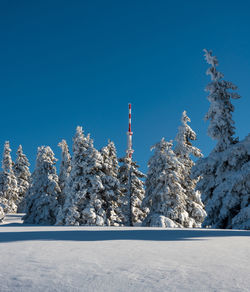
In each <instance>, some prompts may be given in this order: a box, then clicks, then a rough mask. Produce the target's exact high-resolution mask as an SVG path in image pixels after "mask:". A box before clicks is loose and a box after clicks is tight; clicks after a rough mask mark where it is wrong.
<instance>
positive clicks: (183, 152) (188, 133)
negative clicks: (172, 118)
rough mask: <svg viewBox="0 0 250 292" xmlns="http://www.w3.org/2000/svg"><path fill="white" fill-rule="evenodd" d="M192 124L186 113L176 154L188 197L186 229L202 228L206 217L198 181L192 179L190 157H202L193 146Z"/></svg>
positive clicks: (183, 185) (183, 116)
mask: <svg viewBox="0 0 250 292" xmlns="http://www.w3.org/2000/svg"><path fill="white" fill-rule="evenodd" d="M188 122H191V120H190V118H189V117H188V116H187V113H186V111H184V112H183V114H182V118H181V123H182V124H181V126H179V129H178V133H177V136H176V138H175V140H176V146H175V149H174V152H175V154H176V156H177V157H178V160H179V161H180V162H181V163H182V164H183V167H182V168H181V169H182V170H183V171H182V175H181V186H182V188H183V189H184V191H185V195H186V196H185V197H186V211H187V212H188V214H189V220H188V221H187V222H188V223H185V225H184V226H185V227H201V224H202V222H203V221H204V218H205V216H206V212H205V210H204V205H203V203H202V201H201V195H200V192H199V191H196V190H195V188H196V184H197V182H198V180H199V179H200V178H199V177H198V178H197V179H194V178H191V169H192V167H193V166H194V165H195V163H194V162H193V160H192V159H191V158H190V155H193V156H195V157H202V156H203V155H202V154H201V151H200V149H198V148H197V147H194V146H193V145H192V143H191V142H192V141H195V140H196V139H197V138H196V133H195V132H194V131H193V130H192V129H191V127H190V126H189V125H188V124H187V123H188Z"/></svg>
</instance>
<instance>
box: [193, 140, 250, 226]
mask: <svg viewBox="0 0 250 292" xmlns="http://www.w3.org/2000/svg"><path fill="white" fill-rule="evenodd" d="M200 174H202V179H201V180H200V181H199V182H198V184H197V189H198V190H200V191H201V192H202V200H203V202H204V204H205V206H206V212H207V217H206V219H205V221H204V226H212V227H213V228H234V229H250V135H248V136H247V137H246V138H245V139H244V140H243V141H241V142H238V143H237V144H234V145H231V146H230V147H228V148H227V149H226V150H225V151H223V152H212V153H210V155H209V156H208V157H206V158H203V159H200V160H199V161H198V162H197V163H196V165H195V166H194V168H193V175H194V176H196V177H197V176H199V175H200Z"/></svg>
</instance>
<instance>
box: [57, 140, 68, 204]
mask: <svg viewBox="0 0 250 292" xmlns="http://www.w3.org/2000/svg"><path fill="white" fill-rule="evenodd" d="M58 146H59V147H60V148H61V150H62V154H61V165H60V173H59V186H60V189H61V194H60V195H59V197H58V201H59V204H60V205H61V206H63V204H64V202H65V196H66V194H65V192H64V189H65V186H66V183H67V180H68V178H69V175H70V171H71V156H70V153H69V147H68V145H67V142H66V141H65V140H62V141H61V142H60V143H59V144H58Z"/></svg>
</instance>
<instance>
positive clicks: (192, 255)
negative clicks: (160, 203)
mask: <svg viewBox="0 0 250 292" xmlns="http://www.w3.org/2000/svg"><path fill="white" fill-rule="evenodd" d="M0 263H1V264H0V291H1V292H5V291H11V292H15V291H25V292H26V291H32V292H33V291H35V292H37V291H42V292H45V291H60V292H61V291H119V292H122V291H124V292H125V291H126V292H127V291H136V292H137V291H144V292H145V291H192V292H198V291H220V292H221V291H227V292H228V291H239V292H243V291H250V231H233V230H194V229H185V230H184V229H160V228H121V227H120V228H119V227H118V228H114V227H111V228H107V227H102V228H101V227H51V226H48V227H47V226H35V225H33V226H27V225H22V224H21V216H20V215H8V216H7V218H6V220H5V222H4V223H3V224H2V225H0Z"/></svg>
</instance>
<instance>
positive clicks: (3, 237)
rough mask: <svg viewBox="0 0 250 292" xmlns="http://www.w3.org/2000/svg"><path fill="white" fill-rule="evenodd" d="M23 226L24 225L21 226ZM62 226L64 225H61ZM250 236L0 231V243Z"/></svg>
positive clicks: (191, 232)
mask: <svg viewBox="0 0 250 292" xmlns="http://www.w3.org/2000/svg"><path fill="white" fill-rule="evenodd" d="M22 226H23V225H22ZM23 227H24V226H23ZM61 228H64V227H61ZM241 236H250V231H238V230H237V231H230V230H218V231H217V230H199V229H193V230H190V229H181V230H179V229H178V230H176V229H159V230H155V229H154V230H152V229H148V230H147V229H146V228H145V229H143V230H142V229H138V230H136V229H134V230H131V229H129V230H126V229H125V228H124V229H123V230H119V228H117V229H116V230H107V229H106V230H100V229H98V230H51V231H47V230H46V231H20V232H0V243H4V242H16V241H30V240H39V241H58V240H60V241H107V240H144V241H179V240H202V239H208V238H213V237H241Z"/></svg>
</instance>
